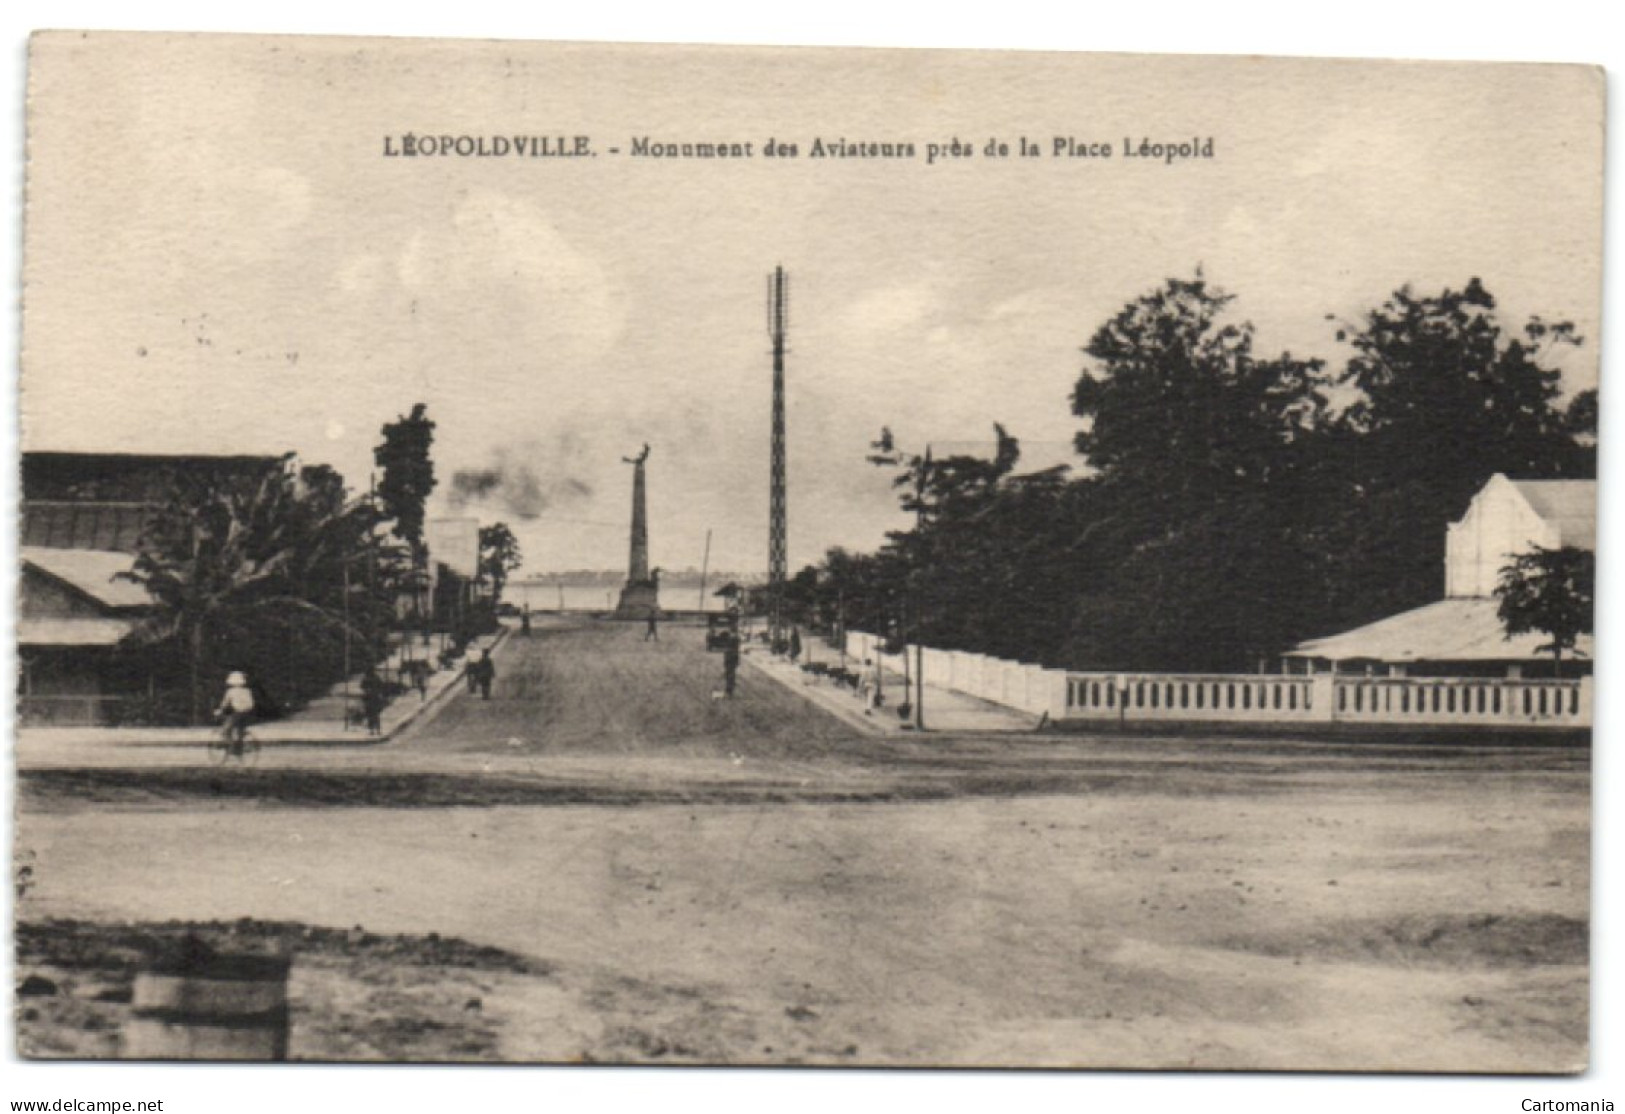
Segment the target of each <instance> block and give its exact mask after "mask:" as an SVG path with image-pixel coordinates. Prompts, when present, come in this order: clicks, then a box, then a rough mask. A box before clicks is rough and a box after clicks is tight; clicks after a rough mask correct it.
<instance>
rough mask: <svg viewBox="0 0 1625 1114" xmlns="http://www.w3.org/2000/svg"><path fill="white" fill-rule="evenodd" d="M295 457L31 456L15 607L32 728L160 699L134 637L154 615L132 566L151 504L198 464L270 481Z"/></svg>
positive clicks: (25, 711)
mask: <svg viewBox="0 0 1625 1114" xmlns="http://www.w3.org/2000/svg"><path fill="white" fill-rule="evenodd" d="M291 460H292V458H288V457H264V456H256V457H251V456H219V457H214V456H198V455H195V454H189V455H180V456H159V455H152V454H134V453H57V452H38V453H24V454H23V460H22V478H23V491H22V495H23V499H22V507H21V511H22V521H21V528H20V531H19V533H20V534H21V539H20V540H21V547H20V553H19V557H20V558H21V565H22V569H21V583H20V586H19V593H18V607H17V649H18V657H19V661H20V664H21V672H22V676H21V678H20V679H19V699H18V716H19V719H20V720H21V722H23V723H24V724H41V723H53V724H61V723H73V724H95V723H105V722H109V721H110V720H115V719H118V718H120V715H121V712H120V707H121V705H125V704H128V703H129V702H130V701H132V700H139V699H149V700H150V699H152V698H153V697H154V695H155V685H154V676H153V668H154V663H153V662H151V661H150V660H147V659H146V658H145V657H144V656H143V655H142V654H140V653H139V652H131V651H130V650H129V649H128V648H127V647H126V644H125V639H126V637H127V636H128V635H129V634H130V633H131V632H132V631H133V630H134V629H135V628H136V626H137V624H138V623H139V622H140V621H141V619H142V618H143V616H145V615H146V614H147V613H148V611H149V610H150V608H151V605H152V601H151V598H150V597H149V596H148V595H147V591H146V589H145V588H143V587H142V586H141V585H140V584H137V583H136V582H135V581H133V580H131V579H129V578H128V577H127V576H126V575H125V574H127V573H129V572H130V571H131V570H132V569H133V568H134V566H135V553H136V549H137V546H138V544H139V542H140V538H141V533H142V531H143V530H144V529H145V528H146V524H147V520H148V517H149V516H150V514H151V512H152V510H153V508H154V507H156V506H159V505H161V504H162V503H164V502H165V501H166V500H167V499H168V498H169V497H170V496H171V494H172V493H173V491H174V490H175V477H176V475H177V474H180V473H194V474H195V473H196V471H197V470H199V469H207V470H209V471H212V472H216V473H219V472H226V473H231V474H243V475H263V474H264V473H265V472H267V471H269V470H272V469H282V468H287V467H290V466H291Z"/></svg>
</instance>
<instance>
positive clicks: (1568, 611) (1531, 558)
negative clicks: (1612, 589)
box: [1495, 546, 1597, 673]
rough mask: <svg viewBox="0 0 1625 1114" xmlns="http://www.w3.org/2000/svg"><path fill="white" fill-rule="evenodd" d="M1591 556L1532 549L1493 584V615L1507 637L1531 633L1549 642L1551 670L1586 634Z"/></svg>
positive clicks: (1580, 551)
mask: <svg viewBox="0 0 1625 1114" xmlns="http://www.w3.org/2000/svg"><path fill="white" fill-rule="evenodd" d="M1596 569H1597V560H1596V555H1595V554H1594V553H1592V552H1591V551H1590V550H1589V549H1578V548H1576V547H1574V546H1563V547H1562V548H1560V549H1546V548H1544V547H1542V546H1536V547H1535V548H1534V549H1533V550H1531V551H1530V552H1528V553H1525V554H1522V555H1520V556H1518V557H1517V558H1515V559H1514V560H1513V562H1512V563H1511V564H1510V565H1507V566H1506V567H1505V568H1503V569H1502V570H1501V577H1500V582H1499V583H1498V584H1497V585H1496V586H1495V596H1496V599H1497V600H1499V601H1500V602H1499V604H1498V605H1497V607H1496V613H1497V614H1498V615H1499V616H1500V619H1501V625H1502V626H1503V627H1504V628H1505V629H1506V632H1507V634H1508V635H1509V636H1511V635H1515V634H1527V633H1529V632H1531V631H1534V632H1538V633H1540V634H1544V635H1545V636H1546V637H1547V638H1548V639H1550V641H1549V642H1547V643H1546V644H1545V645H1543V646H1541V647H1540V649H1542V650H1550V651H1551V652H1552V660H1553V664H1554V667H1555V669H1556V671H1557V672H1558V673H1561V672H1562V670H1563V653H1564V651H1568V652H1570V653H1571V654H1572V653H1573V650H1574V646H1575V643H1577V642H1578V641H1579V639H1580V636H1581V635H1582V634H1590V633H1591V624H1592V612H1593V602H1592V601H1593V596H1594V594H1595V584H1596Z"/></svg>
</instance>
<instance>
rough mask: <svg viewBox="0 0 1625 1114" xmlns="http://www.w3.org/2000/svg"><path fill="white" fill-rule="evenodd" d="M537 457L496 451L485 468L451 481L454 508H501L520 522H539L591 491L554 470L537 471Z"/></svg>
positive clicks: (465, 472) (460, 473)
mask: <svg viewBox="0 0 1625 1114" xmlns="http://www.w3.org/2000/svg"><path fill="white" fill-rule="evenodd" d="M535 455H537V454H534V453H531V452H524V451H519V450H514V449H510V448H507V447H503V448H499V449H497V450H496V453H495V458H496V459H495V460H494V461H493V462H492V464H491V465H490V466H488V467H485V468H466V469H459V470H458V471H456V472H454V473H453V474H452V477H451V491H450V493H449V494H450V498H451V502H452V505H453V506H456V507H464V506H467V505H469V504H471V503H480V504H485V505H489V506H496V507H500V508H502V509H503V510H504V511H506V512H507V513H508V514H510V515H513V516H514V517H516V518H518V519H520V520H522V521H527V522H528V521H531V520H533V519H537V518H540V517H541V516H542V514H543V513H544V512H546V511H547V510H549V509H550V508H553V507H557V506H559V505H561V504H568V503H571V502H574V501H575V500H578V499H585V498H587V497H588V496H590V495H591V494H592V488H591V486H589V485H588V484H587V483H585V482H584V481H582V480H581V479H579V478H577V477H575V476H572V475H569V474H567V473H566V472H565V471H564V470H563V468H562V467H560V468H559V469H557V470H551V469H549V470H546V471H538V469H537V468H536V467H535V466H534V465H532V464H531V463H530V458H532V457H534V456H535Z"/></svg>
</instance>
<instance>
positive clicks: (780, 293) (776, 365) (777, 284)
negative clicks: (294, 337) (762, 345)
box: [767, 267, 790, 652]
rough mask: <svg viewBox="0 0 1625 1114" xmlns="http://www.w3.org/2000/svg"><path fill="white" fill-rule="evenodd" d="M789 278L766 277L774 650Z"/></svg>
mask: <svg viewBox="0 0 1625 1114" xmlns="http://www.w3.org/2000/svg"><path fill="white" fill-rule="evenodd" d="M789 286H790V277H789V276H788V275H786V274H785V273H784V268H783V267H775V268H774V269H773V273H772V274H771V275H769V276H768V279H767V335H768V337H769V338H770V339H771V340H772V342H773V438H772V452H773V460H772V476H771V478H770V482H769V490H768V512H767V513H768V525H767V593H768V604H767V606H768V636H767V637H768V645H769V646H770V647H771V648H772V649H773V650H774V651H775V652H776V651H777V650H778V648H779V644H780V642H781V640H782V639H783V635H784V614H783V609H784V584H785V579H786V570H785V565H786V563H787V560H788V558H787V555H786V550H787V548H788V545H787V539H788V529H787V525H786V522H785V517H786V516H785V466H784V340H785V334H786V333H787V332H788V331H789V327H790V304H789V303H790V294H789Z"/></svg>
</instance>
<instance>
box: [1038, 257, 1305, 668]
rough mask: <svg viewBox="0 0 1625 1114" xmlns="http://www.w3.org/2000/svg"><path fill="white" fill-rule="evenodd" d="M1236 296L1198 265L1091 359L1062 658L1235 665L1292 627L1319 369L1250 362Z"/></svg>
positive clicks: (1113, 325) (1080, 398)
mask: <svg viewBox="0 0 1625 1114" xmlns="http://www.w3.org/2000/svg"><path fill="white" fill-rule="evenodd" d="M1233 301H1234V298H1233V297H1232V296H1231V295H1230V294H1227V293H1225V292H1224V291H1222V290H1219V289H1217V288H1215V287H1213V286H1211V285H1210V284H1209V283H1208V282H1207V281H1206V279H1204V278H1203V276H1202V275H1201V274H1200V272H1198V273H1197V275H1196V276H1195V277H1194V278H1192V279H1189V280H1185V279H1170V280H1168V281H1167V282H1166V283H1164V284H1163V285H1162V286H1161V287H1159V288H1157V289H1155V290H1153V291H1151V292H1150V293H1148V294H1145V295H1143V296H1141V297H1139V298H1137V299H1135V300H1134V301H1132V302H1130V303H1128V304H1127V305H1126V306H1124V308H1123V309H1122V310H1120V311H1119V312H1118V313H1117V314H1116V315H1114V316H1113V317H1112V319H1111V320H1110V321H1108V322H1107V323H1106V324H1105V325H1103V326H1101V327H1100V328H1099V329H1098V330H1097V331H1096V332H1095V334H1094V335H1093V337H1092V338H1091V339H1090V341H1089V343H1088V345H1087V346H1086V347H1085V349H1084V352H1085V354H1086V355H1087V356H1089V358H1090V360H1091V363H1090V365H1089V366H1088V367H1086V368H1085V370H1084V371H1083V373H1082V374H1081V375H1080V376H1079V378H1078V380H1077V383H1076V385H1075V386H1074V388H1073V392H1072V410H1073V413H1074V414H1075V415H1076V416H1078V417H1079V418H1081V419H1083V421H1084V427H1083V429H1082V430H1080V431H1079V432H1078V434H1077V437H1076V444H1077V448H1078V450H1079V452H1081V453H1083V454H1084V456H1085V457H1086V458H1087V459H1088V462H1089V464H1090V465H1091V466H1092V468H1093V469H1094V474H1093V475H1092V476H1090V477H1088V478H1086V479H1085V480H1084V481H1082V485H1081V486H1082V487H1083V488H1084V489H1085V495H1084V497H1083V498H1082V499H1081V500H1079V501H1078V502H1076V503H1075V504H1074V506H1075V507H1076V509H1077V510H1078V511H1079V512H1080V514H1081V517H1076V518H1075V519H1074V522H1073V526H1072V528H1073V531H1074V536H1075V540H1074V542H1073V543H1072V546H1073V548H1074V549H1075V550H1076V551H1077V557H1078V559H1077V560H1076V561H1075V562H1073V565H1074V574H1073V578H1072V579H1073V583H1075V584H1077V585H1078V589H1079V591H1078V601H1077V603H1075V604H1074V605H1073V607H1072V608H1071V609H1070V610H1072V611H1073V613H1074V616H1075V622H1074V626H1073V630H1072V632H1071V633H1070V635H1069V636H1068V638H1067V641H1066V645H1065V650H1064V654H1063V657H1064V659H1065V662H1066V664H1070V665H1075V666H1083V667H1091V668H1120V667H1132V668H1163V669H1168V668H1182V669H1214V668H1235V667H1237V666H1241V665H1243V664H1251V663H1252V662H1253V661H1255V660H1256V659H1257V658H1258V657H1259V656H1262V655H1265V654H1269V653H1273V652H1276V651H1278V650H1279V649H1280V648H1281V647H1282V645H1283V644H1284V643H1286V642H1289V641H1291V640H1292V639H1293V638H1294V637H1295V636H1297V635H1299V634H1301V633H1302V632H1301V631H1299V630H1298V629H1297V624H1299V623H1301V622H1302V613H1303V611H1304V610H1305V604H1306V597H1307V596H1308V595H1309V594H1310V593H1311V591H1312V584H1313V581H1312V578H1311V577H1310V576H1309V575H1308V574H1307V571H1306V570H1304V569H1303V567H1302V563H1301V561H1299V560H1297V557H1298V550H1299V549H1300V547H1301V539H1302V538H1303V537H1304V536H1305V535H1306V534H1307V533H1308V532H1309V525H1310V524H1309V523H1308V522H1307V521H1306V519H1307V518H1308V517H1309V516H1311V515H1312V512H1313V508H1314V507H1315V506H1316V501H1315V500H1314V498H1313V496H1312V492H1311V490H1310V487H1311V484H1310V478H1311V474H1312V465H1313V462H1314V460H1315V452H1316V447H1317V445H1318V443H1319V441H1320V439H1321V437H1322V436H1323V434H1324V431H1325V428H1326V415H1327V402H1326V398H1325V394H1324V388H1325V387H1326V385H1327V383H1326V377H1325V375H1324V365H1323V364H1322V362H1321V361H1319V360H1314V359H1298V358H1295V357H1293V356H1292V355H1291V354H1290V353H1285V352H1283V353H1282V354H1280V355H1279V356H1276V357H1272V358H1265V357H1261V356H1259V355H1257V354H1256V352H1255V350H1254V330H1253V327H1252V325H1250V324H1248V323H1246V322H1237V321H1233V320H1231V319H1230V317H1229V313H1230V309H1231V305H1232V302H1233Z"/></svg>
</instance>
